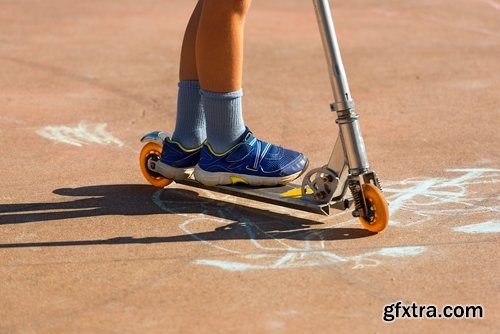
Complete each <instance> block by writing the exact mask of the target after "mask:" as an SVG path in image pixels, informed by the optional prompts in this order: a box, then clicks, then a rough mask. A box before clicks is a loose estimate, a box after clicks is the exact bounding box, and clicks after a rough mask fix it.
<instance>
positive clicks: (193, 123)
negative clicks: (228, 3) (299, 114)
mask: <svg viewBox="0 0 500 334" xmlns="http://www.w3.org/2000/svg"><path fill="white" fill-rule="evenodd" d="M202 7H203V0H199V1H198V4H197V5H196V8H195V9H194V11H193V14H192V15H191V18H190V20H189V23H188V25H187V28H186V32H185V34H184V40H183V42H182V51H181V61H180V70H179V92H178V96H177V118H176V124H175V130H174V133H173V136H172V139H173V140H174V141H176V142H178V143H180V144H181V145H182V146H183V147H184V148H194V147H197V146H200V145H201V143H202V142H203V141H204V140H205V139H206V125H205V115H204V113H203V109H202V106H201V97H200V85H199V82H198V71H197V66H196V54H195V46H196V34H197V31H198V22H199V20H200V16H201V11H202Z"/></svg>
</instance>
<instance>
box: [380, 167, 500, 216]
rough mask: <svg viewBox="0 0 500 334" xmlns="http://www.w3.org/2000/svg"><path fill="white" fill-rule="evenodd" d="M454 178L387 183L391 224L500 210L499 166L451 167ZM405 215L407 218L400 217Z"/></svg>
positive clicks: (499, 211)
mask: <svg viewBox="0 0 500 334" xmlns="http://www.w3.org/2000/svg"><path fill="white" fill-rule="evenodd" d="M446 172H447V173H449V174H451V175H455V177H451V178H444V177H438V178H411V179H407V180H404V181H399V182H390V183H387V186H386V187H384V192H385V193H386V197H387V200H388V201H389V202H390V206H389V210H390V213H391V224H392V225H393V226H409V225H415V224H422V223H426V222H429V221H432V220H433V219H434V218H436V217H438V216H443V217H445V216H447V217H450V218H453V217H460V216H464V215H473V214H482V215H488V214H490V215H491V216H492V217H498V214H499V213H500V196H499V193H500V169H494V168H466V169H465V168H464V169H448V170H446ZM400 217H404V219H405V221H402V220H401V221H400Z"/></svg>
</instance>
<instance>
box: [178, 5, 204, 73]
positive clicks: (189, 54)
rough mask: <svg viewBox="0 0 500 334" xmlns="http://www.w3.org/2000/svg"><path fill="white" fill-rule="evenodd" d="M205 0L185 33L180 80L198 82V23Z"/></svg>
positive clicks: (196, 8)
mask: <svg viewBox="0 0 500 334" xmlns="http://www.w3.org/2000/svg"><path fill="white" fill-rule="evenodd" d="M203 2H204V1H203V0H199V1H198V4H197V5H196V7H195V9H194V11H193V14H191V18H190V19H189V23H188V25H187V27H186V32H185V33H184V40H183V41H182V50H181V63H180V70H179V79H180V80H198V69H197V66H196V53H195V49H196V35H197V33H198V22H199V21H200V16H201V10H202V8H203Z"/></svg>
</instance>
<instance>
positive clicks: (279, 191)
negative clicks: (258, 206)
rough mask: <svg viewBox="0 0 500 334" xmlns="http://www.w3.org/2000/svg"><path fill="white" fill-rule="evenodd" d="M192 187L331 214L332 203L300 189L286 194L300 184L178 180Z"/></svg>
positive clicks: (344, 207) (339, 205)
mask: <svg viewBox="0 0 500 334" xmlns="http://www.w3.org/2000/svg"><path fill="white" fill-rule="evenodd" d="M178 183H180V184H184V185H187V186H190V187H195V188H200V189H206V190H210V191H214V192H219V193H223V194H227V195H232V196H236V197H242V198H247V199H251V200H256V201H259V202H265V203H269V204H274V205H279V206H284V207H287V208H291V209H295V210H301V211H307V212H312V213H317V214H322V215H327V216H328V215H330V207H331V205H330V204H328V203H318V202H316V201H314V200H312V199H309V198H308V197H307V196H300V191H299V195H298V196H293V197H290V196H285V195H283V194H285V193H287V192H290V191H292V190H297V189H300V188H301V186H300V185H298V184H287V185H285V186H278V187H250V186H247V185H229V186H213V187H212V186H205V185H203V184H201V183H200V182H197V181H195V180H192V179H187V180H184V181H180V182H178ZM349 205H350V203H349V201H347V202H345V203H344V202H341V203H338V204H337V205H334V207H335V208H336V209H341V210H345V209H347V207H349Z"/></svg>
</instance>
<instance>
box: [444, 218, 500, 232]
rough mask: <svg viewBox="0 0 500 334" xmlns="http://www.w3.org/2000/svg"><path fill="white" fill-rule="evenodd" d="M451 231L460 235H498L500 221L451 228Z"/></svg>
mask: <svg viewBox="0 0 500 334" xmlns="http://www.w3.org/2000/svg"><path fill="white" fill-rule="evenodd" d="M453 230H454V231H455V232H462V233H500V220H499V221H489V222H484V223H479V224H471V225H465V226H458V227H455V228H453Z"/></svg>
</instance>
